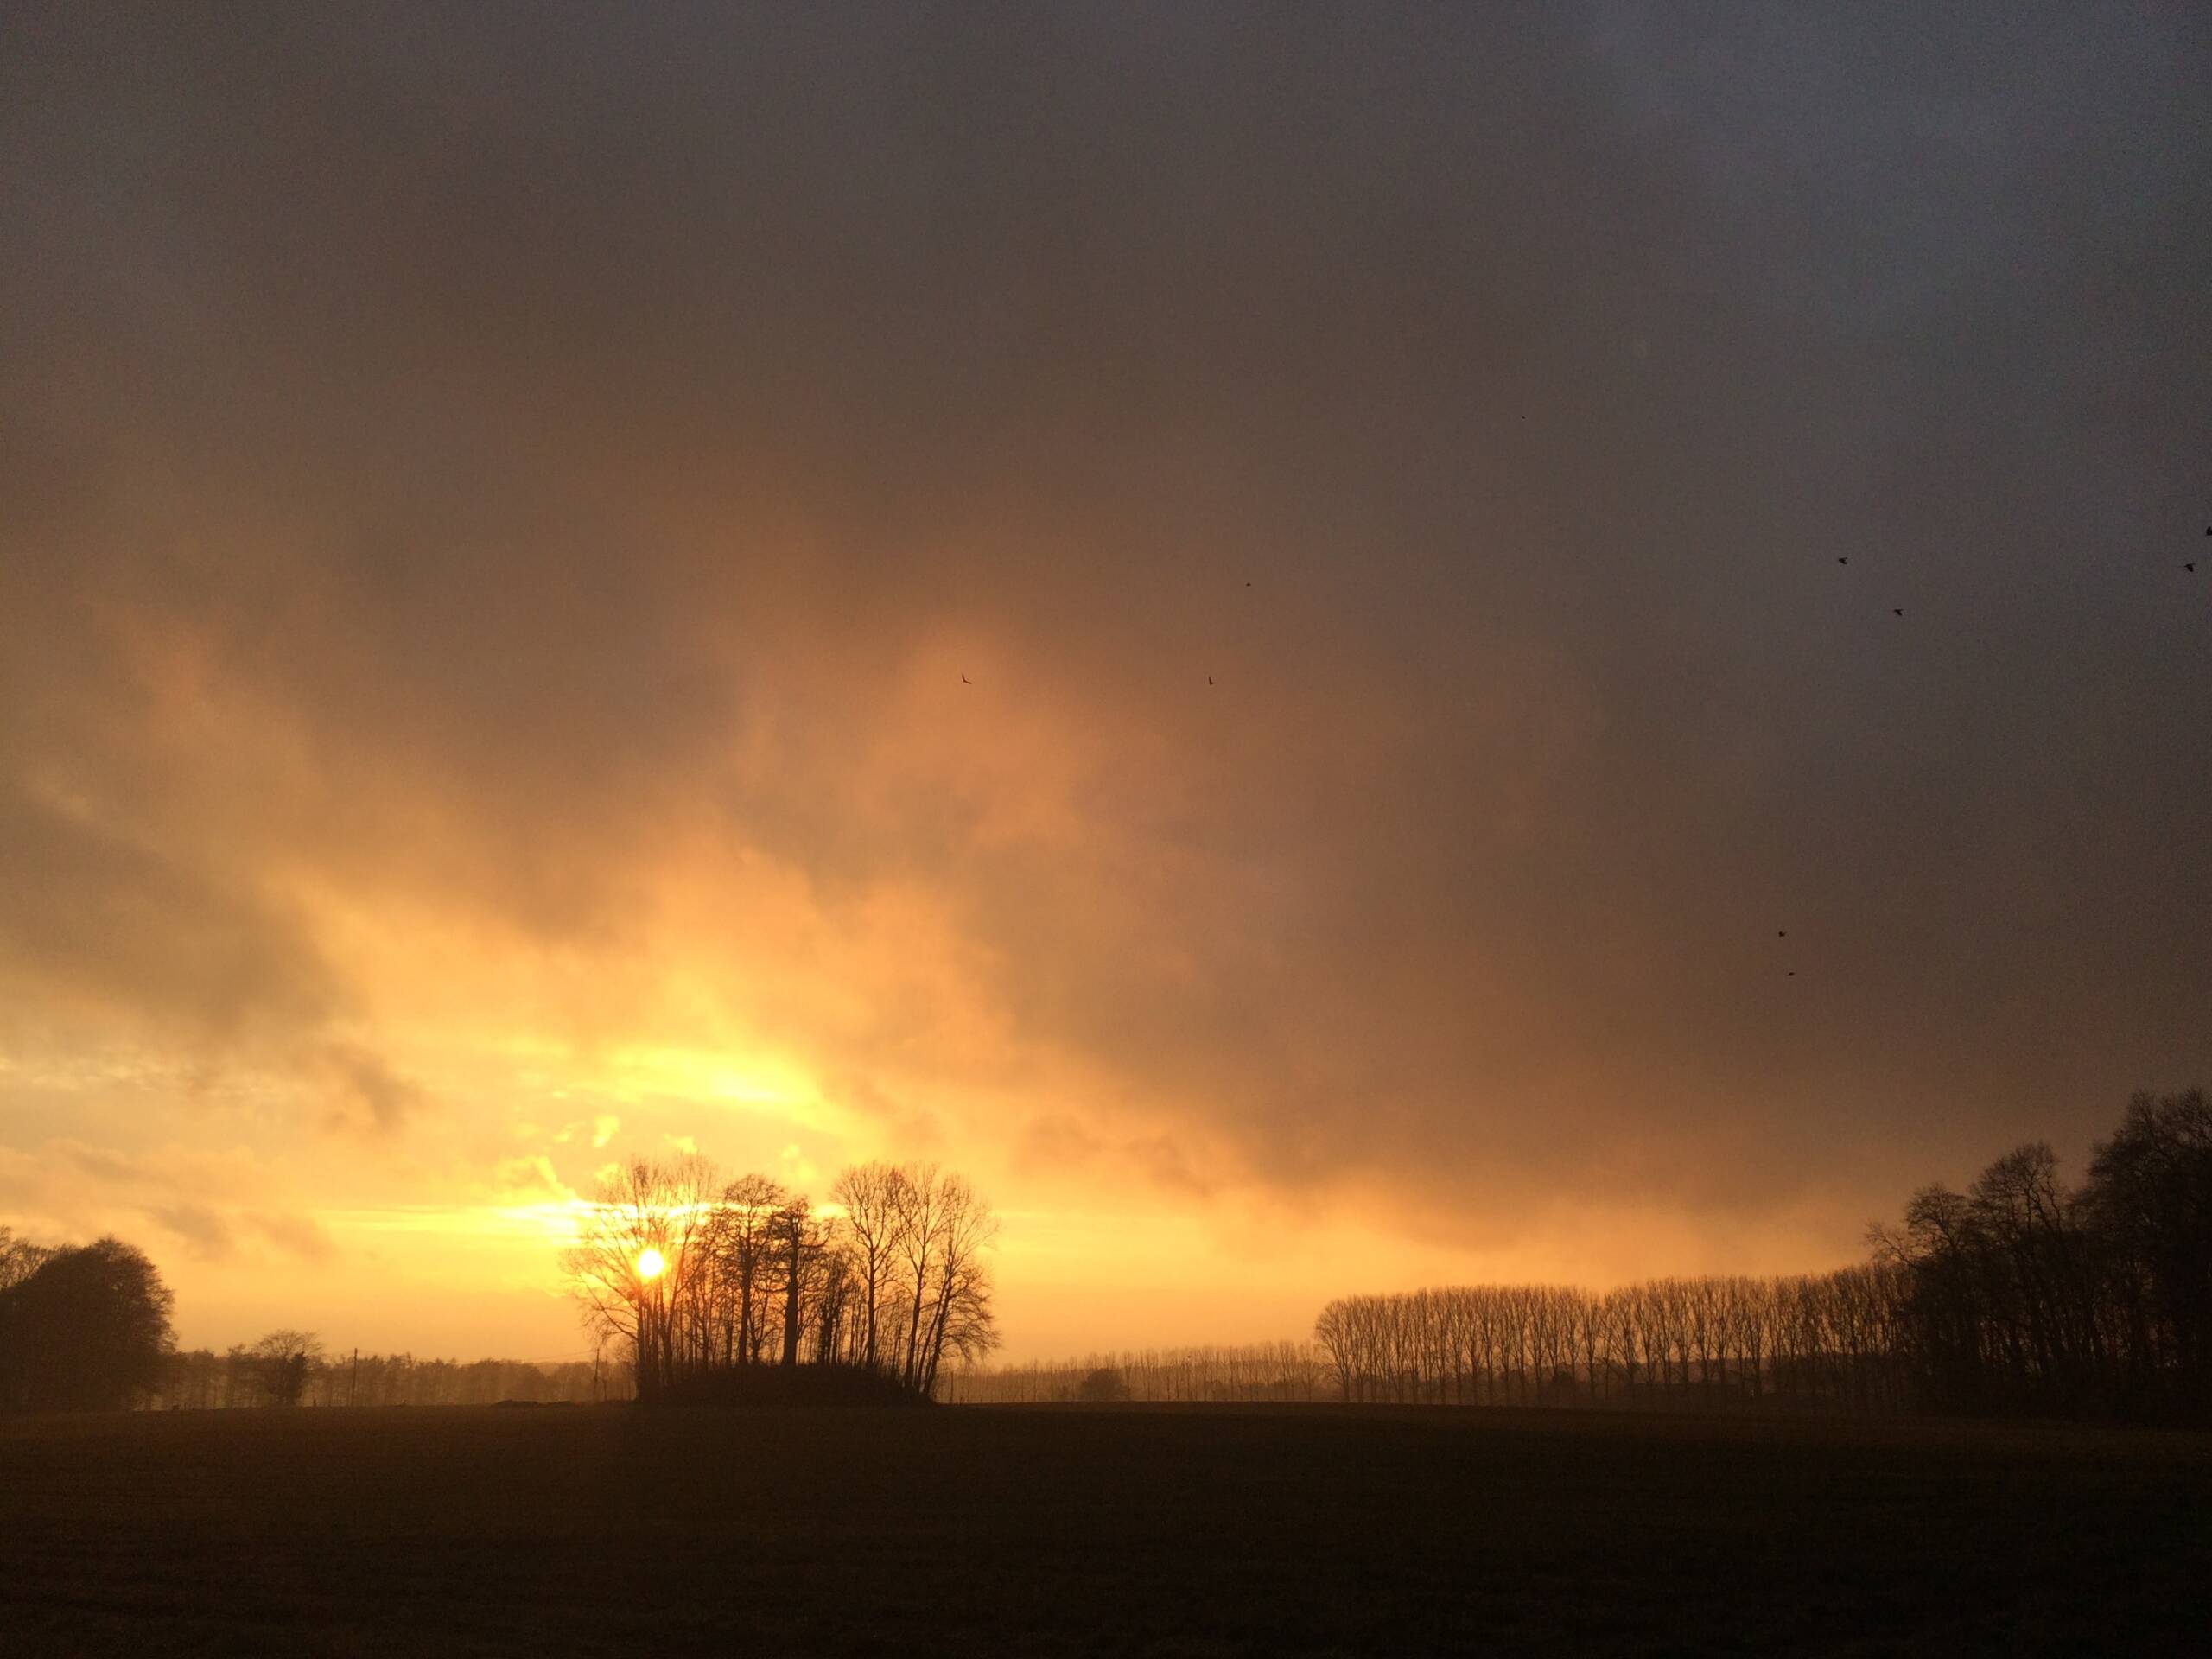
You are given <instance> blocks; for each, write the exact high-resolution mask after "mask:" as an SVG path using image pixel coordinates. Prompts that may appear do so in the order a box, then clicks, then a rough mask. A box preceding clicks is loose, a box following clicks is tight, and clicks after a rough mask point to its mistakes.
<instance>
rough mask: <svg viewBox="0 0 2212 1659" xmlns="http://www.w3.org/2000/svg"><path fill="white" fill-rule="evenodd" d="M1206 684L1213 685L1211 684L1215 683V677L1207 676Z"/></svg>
mask: <svg viewBox="0 0 2212 1659" xmlns="http://www.w3.org/2000/svg"><path fill="white" fill-rule="evenodd" d="M1206 683H1207V684H1208V685H1211V684H1212V683H1213V676H1212V675H1211V674H1209V675H1207V676H1206Z"/></svg>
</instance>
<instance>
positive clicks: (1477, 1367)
mask: <svg viewBox="0 0 2212 1659" xmlns="http://www.w3.org/2000/svg"><path fill="white" fill-rule="evenodd" d="M1904 1288H1905V1287H1904V1281H1903V1279H1902V1276H1901V1275H1900V1274H1897V1272H1895V1271H1894V1270H1892V1269H1888V1268H1880V1267H1861V1268H1844V1269H1842V1270H1841V1271H1840V1272H1836V1273H1827V1274H1807V1275H1798V1276H1793V1277H1787V1278H1774V1279H1747V1278H1702V1279H1656V1280H1650V1281H1646V1282H1644V1283H1642V1284H1634V1285H1624V1286H1622V1287H1620V1288H1618V1289H1617V1290H1610V1291H1605V1292H1592V1291H1587V1290H1580V1289H1577V1288H1574V1287H1568V1286H1560V1285H1476V1286H1457V1287H1446V1288H1444V1289H1438V1290H1418V1291H1412V1292H1408V1293H1403V1294H1395V1295H1383V1296H1348V1297H1344V1298H1341V1299H1339V1300H1337V1301H1333V1302H1332V1303H1330V1304H1329V1306H1327V1307H1325V1308H1324V1309H1323V1310H1322V1312H1321V1317H1320V1319H1319V1320H1318V1321H1316V1323H1315V1325H1314V1334H1315V1336H1316V1337H1317V1338H1319V1340H1320V1343H1321V1345H1322V1346H1323V1348H1325V1350H1326V1351H1327V1352H1328V1355H1329V1358H1330V1363H1331V1367H1332V1372H1333V1376H1334V1379H1335V1383H1336V1386H1337V1390H1338V1394H1339V1395H1340V1397H1342V1398H1344V1399H1346V1400H1356V1401H1391V1402H1405V1403H1420V1402H1431V1403H1439V1404H1446V1405H1547V1406H1550V1405H1561V1406H1563V1405H1601V1406H1630V1405H1669V1406H1692V1407H1696V1406H1714V1407H1717V1406H1721V1405H1726V1404H1732V1403H1735V1402H1745V1401H1771V1402H1777V1403H1802V1404H1808V1405H1809V1404H1825V1405H1841V1406H1853V1407H1859V1408H1868V1409H1877V1408H1892V1407H1895V1406H1897V1405H1899V1404H1901V1403H1902V1402H1903V1383H1904V1374H1903V1372H1902V1370H1901V1369H1900V1367H1899V1365H1898V1363H1897V1334H1896V1332H1897V1317H1898V1311H1899V1306H1900V1303H1901V1301H1902V1299H1903V1295H1904Z"/></svg>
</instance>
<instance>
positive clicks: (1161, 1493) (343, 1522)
mask: <svg viewBox="0 0 2212 1659" xmlns="http://www.w3.org/2000/svg"><path fill="white" fill-rule="evenodd" d="M0 1542H3V1544H4V1547H0V1652H3V1653H5V1654H7V1655H9V1656H11V1659H12V1656H15V1655H17V1654H24V1655H29V1654H40V1655H44V1654H72V1653H117V1654H132V1655H159V1654H182V1653H194V1654H198V1653H235V1652H267V1653H282V1654H298V1655H318V1654H333V1655H335V1654H370V1653H375V1654H383V1653H393V1654H401V1653H404V1654H432V1653H434V1654H492V1653H510V1652H513V1653H530V1654H598V1653H608V1654H613V1653H628V1652H636V1653H654V1654H662V1653H668V1652H678V1651H690V1650H693V1649H702V1648H707V1647H709V1646H711V1647H714V1648H716V1649H725V1650H729V1651H758V1652H762V1653H777V1654H791V1653H802V1654H803V1653H847V1652H850V1653H872V1652H873V1653H885V1654H894V1653H895V1654H899V1655H912V1654H915V1653H918V1652H934V1651H945V1650H958V1651H965V1652H970V1653H1020V1654H1041V1655H1051V1654H1081V1653H1129V1652H1149V1653H1163V1654H1183V1655H1199V1654H1228V1653H1279V1652H1300V1653H1305V1652H1367V1653H1405V1652H1414V1651H1423V1650H1446V1649H1485V1648H1487V1649H1496V1650H1499V1651H1509V1652H1567V1651H1609V1652H1633V1653H1654V1654H1656V1653H1693V1652H1695V1653H1740V1654H1754V1653H1770V1652H1777V1651H1798V1652H1837V1653H1891V1652H1908V1651H1910V1652H1923V1651H1936V1652H1950V1651H1974V1652H1998V1651H2003V1652H2038V1651H2044V1652H2060V1651H2080V1650H2082V1649H2084V1648H2109V1647H2112V1646H2113V1645H2115V1644H2119V1643H2133V1644H2136V1646H2137V1649H2138V1650H2139V1651H2157V1652H2165V1651H2180V1650H2182V1649H2183V1644H2184V1643H2193V1642H2194V1641H2195V1640H2196V1639H2201V1638H2202V1636H2203V1633H2204V1631H2205V1630H2206V1628H2207V1621H2208V1619H2212V1436H2206V1435H2181V1434H2171V1433H2121V1432H2115V1431H2088V1430H2074V1429H2067V1428H2035V1429H2025V1428H2018V1427H1981V1426H1978V1425H1933V1424H1916V1423H1904V1424H1897V1423H1890V1424H1878V1425H1861V1424H1853V1423H1847V1422H1837V1421H1821V1422H1777V1421H1742V1420H1736V1421H1708V1420H1700V1419H1696V1418H1687V1417H1677V1418H1630V1417H1622V1416H1612V1415H1605V1414H1592V1413H1576V1414H1552V1413H1496V1414H1485V1413H1476V1412H1456V1411H1447V1410H1442V1409H1389V1408H1373V1409H1370V1408H1343V1407H1274V1408H1266V1407H1252V1408H1247V1407H1236V1406H1222V1407H1119V1408H1112V1407H1109V1408H1073V1407H1067V1408H1055V1407H1032V1408H982V1407H973V1408H946V1409H939V1410H934V1411H907V1412H890V1411H875V1410H866V1411H847V1412H834V1413H833V1412H819V1411H817V1412H788V1413H774V1414H749V1415H747V1414H713V1413H703V1412H702V1413H670V1414H645V1413H640V1412H637V1411H634V1410H631V1409H627V1408H566V1409H563V1408H548V1409H540V1410H519V1411H501V1410H495V1409H494V1410H486V1409H473V1410H472V1409H466V1408H454V1409H450V1410H440V1411H426V1410H406V1409H398V1410H390V1411H375V1412H372V1411H360V1412H351V1413H349V1412H336V1411H332V1412H318V1411H301V1412H294V1413H289V1414H245V1413H199V1414H168V1415H155V1414H148V1415H139V1416H130V1417H108V1418H91V1417H83V1418H69V1419H60V1420H48V1421H12V1422H0Z"/></svg>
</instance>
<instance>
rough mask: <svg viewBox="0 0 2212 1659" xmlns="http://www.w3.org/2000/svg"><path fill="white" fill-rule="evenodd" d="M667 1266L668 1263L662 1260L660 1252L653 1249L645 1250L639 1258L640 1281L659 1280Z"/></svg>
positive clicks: (640, 1253)
mask: <svg viewBox="0 0 2212 1659" xmlns="http://www.w3.org/2000/svg"><path fill="white" fill-rule="evenodd" d="M667 1265H668V1263H667V1262H665V1261H664V1260H663V1259H662V1256H661V1253H660V1252H659V1251H658V1250H656V1249H645V1250H643V1251H641V1252H639V1256H638V1277H639V1278H640V1279H658V1278H659V1277H660V1275H661V1269H662V1268H665V1267H666V1266H667Z"/></svg>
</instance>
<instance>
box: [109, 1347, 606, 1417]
mask: <svg viewBox="0 0 2212 1659" xmlns="http://www.w3.org/2000/svg"><path fill="white" fill-rule="evenodd" d="M629 1397H630V1373H629V1367H628V1366H627V1365H626V1364H622V1363H614V1362H613V1361H602V1362H597V1363H595V1362H594V1361H592V1360H588V1359H584V1360H571V1361H566V1362H563V1363H555V1364H534V1363H528V1362H525V1361H520V1360H510V1359H480V1360H474V1361H471V1362H468V1363H463V1362H461V1361H460V1360H453V1359H417V1358H416V1357H414V1356H413V1355H412V1354H345V1353H340V1354H330V1353H327V1352H325V1351H323V1348H322V1345H321V1343H320V1342H319V1341H317V1340H316V1338H315V1337H314V1335H313V1334H312V1333H311V1332H284V1331H277V1332H270V1334H269V1336H267V1337H264V1338H262V1340H261V1341H259V1342H257V1343H251V1344H240V1345H238V1346H237V1347H234V1348H232V1349H231V1350H230V1351H227V1352H226V1353H217V1352H215V1351H213V1350H212V1349H207V1348H195V1349H192V1350H189V1351H185V1352H181V1353H175V1354H171V1355H170V1356H168V1359H167V1361H166V1362H165V1363H164V1364H163V1366H162V1381H161V1384H160V1387H159V1388H158V1389H157V1390H156V1396H155V1399H154V1401H153V1403H154V1404H156V1405H157V1406H163V1407H173V1408H178V1409H181V1410H185V1411H220V1410H226V1409H231V1408H246V1407H257V1406H283V1405H298V1406H315V1407H341V1408H342V1407H346V1406H364V1407H366V1406H490V1405H497V1404H498V1403H499V1402H501V1401H503V1400H527V1401H534V1402H540V1403H553V1402H561V1401H575V1402H588V1401H598V1400H626V1399H628V1398H629Z"/></svg>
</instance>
